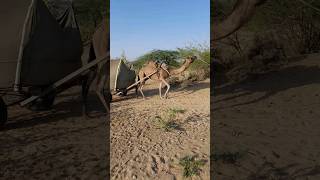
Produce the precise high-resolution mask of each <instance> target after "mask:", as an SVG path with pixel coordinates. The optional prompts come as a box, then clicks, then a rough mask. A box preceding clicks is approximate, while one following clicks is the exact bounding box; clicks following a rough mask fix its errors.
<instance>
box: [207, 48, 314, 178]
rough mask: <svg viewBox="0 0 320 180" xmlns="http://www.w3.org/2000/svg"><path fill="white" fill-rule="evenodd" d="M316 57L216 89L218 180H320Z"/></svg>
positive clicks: (213, 110)
mask: <svg viewBox="0 0 320 180" xmlns="http://www.w3.org/2000/svg"><path fill="white" fill-rule="evenodd" d="M319 60H320V55H319V54H314V55H309V56H308V57H307V58H305V59H303V60H299V61H296V62H291V63H289V65H287V66H285V67H283V68H282V69H281V70H279V71H276V72H270V73H268V74H264V75H261V76H259V77H257V78H256V79H255V80H251V81H247V82H244V83H241V84H238V85H222V86H220V87H216V88H215V92H216V94H215V97H214V98H213V101H212V103H211V113H212V116H213V126H214V130H213V131H212V135H213V142H214V146H213V147H212V149H213V152H214V153H213V154H212V156H211V157H213V161H212V164H213V168H212V169H211V170H212V171H213V173H214V174H215V175H214V178H215V179H218V180H233V179H237V180H242V179H243V180H255V179H261V180H264V179H265V180H269V179H281V180H287V179H288V180H291V179H295V180H300V179H301V180H305V179H309V180H311V179H315V180H316V179H320V141H319V137H320V130H319V127H320V109H319V108H320V61H319Z"/></svg>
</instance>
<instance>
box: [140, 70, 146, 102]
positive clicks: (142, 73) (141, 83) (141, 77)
mask: <svg viewBox="0 0 320 180" xmlns="http://www.w3.org/2000/svg"><path fill="white" fill-rule="evenodd" d="M144 76H145V74H144V72H143V71H139V80H141V81H140V83H139V84H140V85H139V91H140V93H141V95H142V98H143V99H145V96H144V94H143V91H142V89H143V85H144V83H145V80H143V78H144Z"/></svg>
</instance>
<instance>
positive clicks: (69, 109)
mask: <svg viewBox="0 0 320 180" xmlns="http://www.w3.org/2000/svg"><path fill="white" fill-rule="evenodd" d="M59 98H61V97H59ZM88 104H89V105H88V106H89V107H88V108H89V113H90V115H91V114H94V115H93V116H92V115H91V116H92V117H90V118H89V119H88V121H90V120H93V119H94V118H99V117H101V116H106V113H105V109H104V108H103V105H102V104H101V102H100V101H99V99H98V97H96V95H95V94H94V93H91V94H90V95H89V97H88ZM74 118H84V117H83V114H82V99H81V96H78V97H76V98H73V99H69V100H65V101H60V102H58V103H57V104H54V106H53V109H51V110H50V111H41V112H30V111H29V112H28V113H25V114H19V115H17V116H13V117H9V120H8V123H7V124H6V126H5V127H4V128H3V129H1V131H7V130H11V129H19V128H27V127H32V126H36V125H40V124H46V123H51V122H59V121H68V120H72V119H74Z"/></svg>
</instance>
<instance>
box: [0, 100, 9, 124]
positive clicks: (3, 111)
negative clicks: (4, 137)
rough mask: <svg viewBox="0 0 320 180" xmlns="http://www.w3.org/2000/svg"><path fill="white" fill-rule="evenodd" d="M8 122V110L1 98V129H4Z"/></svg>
mask: <svg viewBox="0 0 320 180" xmlns="http://www.w3.org/2000/svg"><path fill="white" fill-rule="evenodd" d="M7 120H8V109H7V105H6V104H5V103H4V101H3V99H2V98H1V97H0V128H2V127H3V126H4V125H5V124H6V122H7Z"/></svg>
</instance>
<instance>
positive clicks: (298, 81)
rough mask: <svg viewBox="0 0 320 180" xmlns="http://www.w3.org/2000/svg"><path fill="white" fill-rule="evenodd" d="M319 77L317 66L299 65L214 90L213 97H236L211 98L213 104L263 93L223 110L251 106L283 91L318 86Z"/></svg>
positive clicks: (319, 69) (319, 72) (319, 70)
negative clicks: (312, 85)
mask: <svg viewBox="0 0 320 180" xmlns="http://www.w3.org/2000/svg"><path fill="white" fill-rule="evenodd" d="M319 77H320V68H319V67H318V66H311V67H306V66H300V65H299V66H293V67H288V68H284V69H282V70H280V71H277V72H269V73H266V74H261V75H257V76H256V77H255V79H254V80H247V81H244V82H242V83H239V84H232V85H226V86H223V87H218V88H215V89H214V94H215V95H214V96H219V95H224V94H232V93H237V95H234V96H232V97H228V98H224V99H220V100H215V98H213V103H219V102H224V101H229V100H233V99H235V98H238V97H241V96H246V95H250V94H253V93H257V92H262V93H264V95H262V96H260V97H258V98H256V99H254V100H250V101H247V102H241V103H238V104H234V105H232V106H229V107H224V108H230V107H236V106H241V105H247V104H252V103H256V102H259V101H261V100H264V99H267V98H269V97H271V96H273V95H275V94H277V93H279V92H281V91H285V90H288V89H290V88H297V87H302V86H305V85H309V84H319V83H320V78H319ZM224 108H216V109H213V110H220V109H224Z"/></svg>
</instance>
